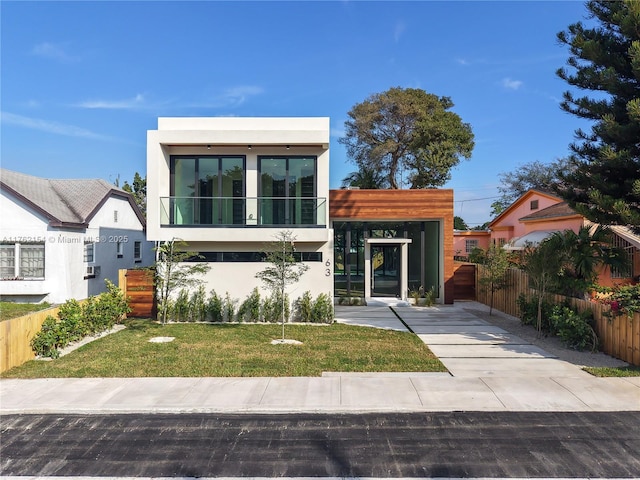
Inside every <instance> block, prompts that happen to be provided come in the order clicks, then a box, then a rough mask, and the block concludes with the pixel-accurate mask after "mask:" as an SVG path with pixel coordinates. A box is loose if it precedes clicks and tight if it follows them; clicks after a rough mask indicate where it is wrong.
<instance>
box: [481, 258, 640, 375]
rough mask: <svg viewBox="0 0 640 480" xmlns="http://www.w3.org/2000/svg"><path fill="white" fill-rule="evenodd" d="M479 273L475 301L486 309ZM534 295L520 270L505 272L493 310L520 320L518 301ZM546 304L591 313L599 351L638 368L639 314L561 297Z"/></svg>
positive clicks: (486, 298)
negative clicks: (566, 304)
mask: <svg viewBox="0 0 640 480" xmlns="http://www.w3.org/2000/svg"><path fill="white" fill-rule="evenodd" d="M482 269H483V267H482V265H478V266H477V274H476V299H477V301H478V302H480V303H484V304H485V305H489V303H490V300H491V292H490V291H488V290H487V289H486V288H483V287H482V286H480V284H479V281H478V280H479V279H480V278H481V275H482ZM534 293H535V292H534V290H533V289H531V288H529V277H528V275H527V274H526V273H525V272H523V271H522V270H518V269H517V268H511V269H509V270H508V271H507V287H506V288H504V289H502V290H498V291H497V292H494V297H493V308H495V309H496V310H500V311H501V312H504V313H506V314H509V315H512V316H514V317H519V316H520V309H519V307H518V297H519V296H520V295H521V294H524V295H525V296H526V297H527V299H531V298H532V297H533V295H534ZM547 300H548V301H550V302H551V303H554V304H562V303H565V302H568V303H569V304H570V305H571V307H572V308H573V309H574V310H577V311H580V312H582V311H586V310H589V311H591V313H592V314H593V318H594V330H595V331H596V334H597V335H598V338H599V339H600V347H601V348H602V351H603V352H604V353H606V354H607V355H611V356H612V357H615V358H619V359H620V360H624V361H625V362H627V363H630V364H632V365H640V313H638V312H636V313H635V314H634V315H633V316H628V315H625V314H621V315H614V314H612V313H611V308H610V307H609V305H605V304H602V303H597V302H590V301H588V300H582V299H579V298H571V297H564V296H562V295H548V297H547Z"/></svg>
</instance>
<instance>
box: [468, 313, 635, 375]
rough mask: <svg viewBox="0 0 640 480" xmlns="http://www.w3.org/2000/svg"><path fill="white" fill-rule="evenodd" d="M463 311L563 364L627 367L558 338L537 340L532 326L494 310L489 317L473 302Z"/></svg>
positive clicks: (620, 362) (623, 363)
mask: <svg viewBox="0 0 640 480" xmlns="http://www.w3.org/2000/svg"><path fill="white" fill-rule="evenodd" d="M485 308H486V309H485ZM464 310H465V311H467V312H469V313H472V314H474V315H476V316H478V317H479V318H481V319H483V320H484V321H486V322H488V323H490V324H492V325H494V326H496V327H500V328H502V329H504V330H506V331H507V332H509V333H512V334H513V335H516V336H518V337H520V338H522V339H523V340H525V341H527V342H529V343H531V344H533V345H537V346H538V347H540V348H542V349H544V350H546V351H547V352H549V353H551V354H553V355H556V356H557V357H558V358H559V359H560V360H564V361H565V362H569V363H573V364H574V365H579V366H581V367H624V366H626V365H628V363H626V362H623V361H622V360H618V359H617V358H613V357H611V356H609V355H606V354H604V353H602V352H598V353H591V352H589V351H578V350H573V349H571V348H567V347H565V346H564V345H563V343H562V342H561V341H560V339H559V338H558V337H551V336H543V337H541V338H537V332H536V329H535V328H533V327H532V326H530V325H522V324H521V323H520V319H519V318H516V317H512V316H511V315H507V314H505V313H502V312H499V311H497V310H495V309H494V310H493V314H492V315H489V307H486V306H485V305H483V304H480V303H477V302H473V307H472V306H471V305H470V306H469V307H468V308H467V307H465V308H464Z"/></svg>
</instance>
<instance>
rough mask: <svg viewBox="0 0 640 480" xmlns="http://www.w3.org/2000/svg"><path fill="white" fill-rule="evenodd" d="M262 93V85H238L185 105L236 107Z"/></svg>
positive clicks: (193, 106)
mask: <svg viewBox="0 0 640 480" xmlns="http://www.w3.org/2000/svg"><path fill="white" fill-rule="evenodd" d="M262 93H264V89H263V88H262V87H258V86H256V85H238V86H236V87H231V88H227V89H226V90H223V91H222V92H221V93H218V94H215V95H211V96H209V97H208V98H205V99H204V100H203V101H197V102H192V103H190V104H188V105H186V106H187V107H191V108H229V107H238V106H240V105H242V104H243V103H245V102H246V101H247V100H249V98H251V97H253V96H256V95H260V94H262Z"/></svg>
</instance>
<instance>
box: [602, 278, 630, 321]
mask: <svg viewBox="0 0 640 480" xmlns="http://www.w3.org/2000/svg"><path fill="white" fill-rule="evenodd" d="M596 292H597V293H596V295H595V296H594V300H595V301H597V302H598V303H603V304H606V305H609V306H610V307H611V313H612V314H614V315H621V314H625V315H628V316H630V317H631V316H633V314H634V313H636V312H640V284H639V285H616V286H615V287H613V288H608V287H600V288H598V289H597V291H596Z"/></svg>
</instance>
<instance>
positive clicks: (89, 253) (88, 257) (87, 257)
mask: <svg viewBox="0 0 640 480" xmlns="http://www.w3.org/2000/svg"><path fill="white" fill-rule="evenodd" d="M94 254H95V243H85V244H84V261H85V263H92V262H93V259H94Z"/></svg>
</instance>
